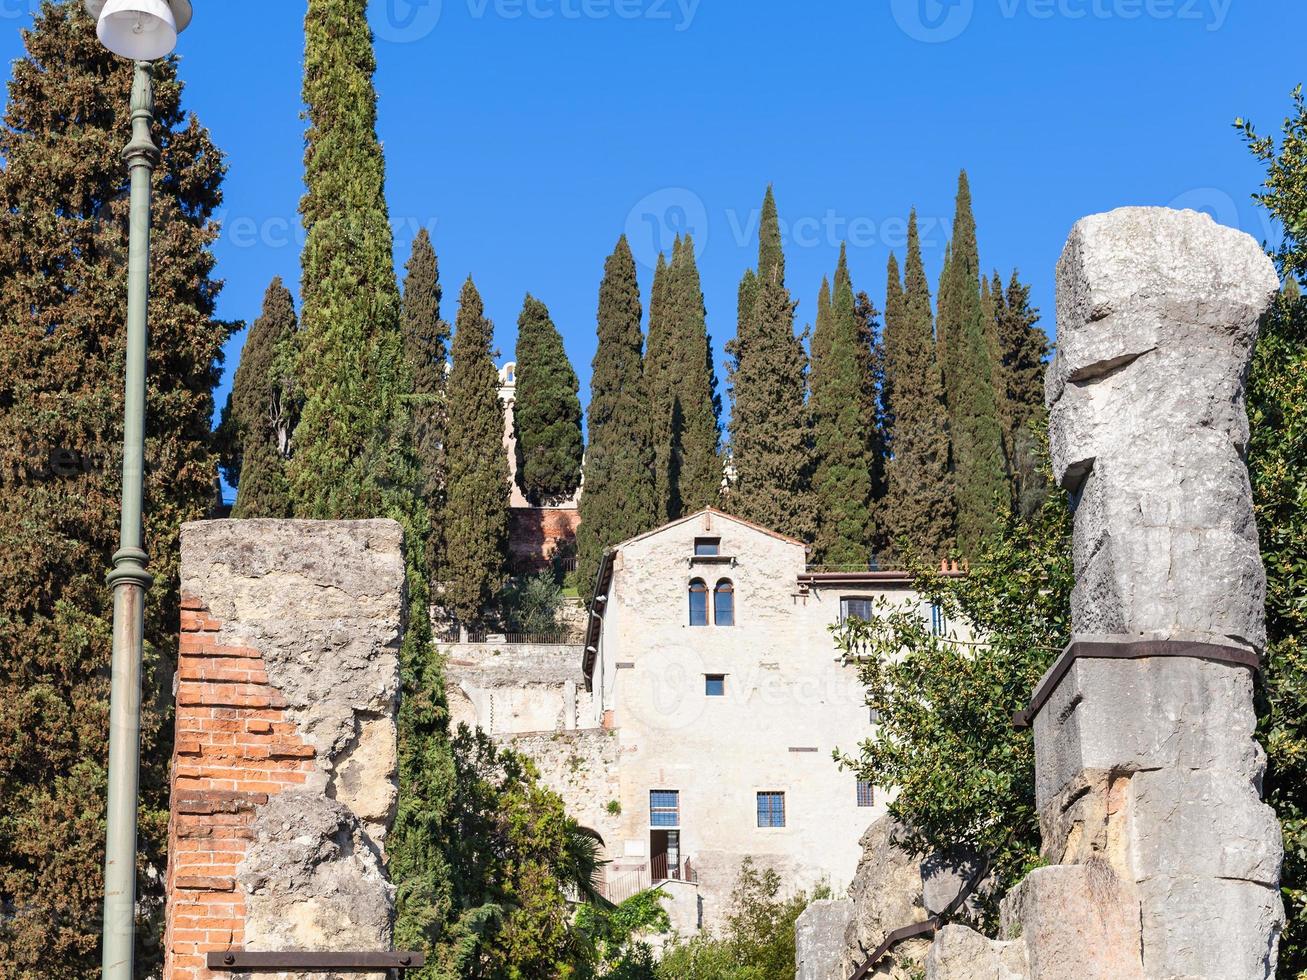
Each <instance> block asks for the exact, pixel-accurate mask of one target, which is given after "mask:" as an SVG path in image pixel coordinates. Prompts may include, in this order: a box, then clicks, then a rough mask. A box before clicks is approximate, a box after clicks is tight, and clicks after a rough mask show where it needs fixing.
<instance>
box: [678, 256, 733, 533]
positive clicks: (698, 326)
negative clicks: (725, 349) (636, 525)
mask: <svg viewBox="0 0 1307 980" xmlns="http://www.w3.org/2000/svg"><path fill="white" fill-rule="evenodd" d="M667 306H668V318H669V319H670V320H671V331H670V332H671V335H672V337H673V352H672V353H673V355H674V357H675V365H674V367H673V370H672V373H671V377H670V378H667V379H665V380H667V381H668V382H670V385H669V387H670V390H671V396H670V399H669V404H666V405H665V409H664V410H666V409H670V415H671V418H672V429H673V433H672V443H673V450H672V458H673V462H672V465H671V467H670V477H671V479H670V480H669V484H670V489H671V496H670V498H669V504H668V516H669V517H672V518H675V517H680V516H681V515H682V514H688V513H693V512H694V511H697V510H701V509H703V508H704V507H709V506H715V505H716V504H717V500H718V496H719V494H720V492H721V482H722V463H721V398H720V396H719V395H718V394H717V372H716V371H715V370H714V368H713V355H712V341H711V339H710V338H709V336H708V323H707V312H706V310H705V308H704V302H703V287H702V285H701V284H700V280H699V267H698V264H697V263H696V261H695V257H694V241H693V239H691V238H690V236H689V235H686V236H685V238H683V239H681V240H679V241H678V242H677V246H676V250H675V252H674V253H673V258H672V264H671V266H669V268H668V280H667Z"/></svg>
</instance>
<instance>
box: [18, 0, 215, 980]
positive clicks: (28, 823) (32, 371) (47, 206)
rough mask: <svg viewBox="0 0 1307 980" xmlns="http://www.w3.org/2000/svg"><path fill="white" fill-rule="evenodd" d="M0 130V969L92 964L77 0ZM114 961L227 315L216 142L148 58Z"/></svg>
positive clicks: (143, 909)
mask: <svg viewBox="0 0 1307 980" xmlns="http://www.w3.org/2000/svg"><path fill="white" fill-rule="evenodd" d="M23 44H24V46H25V49H26V53H25V54H24V56H23V57H21V58H19V59H17V60H16V61H14V63H13V64H12V65H11V71H12V77H11V81H10V83H9V86H8V96H9V98H8V105H7V108H6V111H5V115H4V121H3V125H0V158H2V159H3V160H4V167H3V169H2V170H0V202H3V203H2V204H0V486H2V487H3V493H0V541H3V542H4V545H5V554H6V557H7V560H8V563H9V571H8V573H7V574H6V575H5V576H4V578H3V581H0V961H2V962H3V963H4V966H3V967H2V968H0V969H3V970H4V972H5V974H6V975H7V976H13V977H37V976H39V977H45V978H51V980H81V978H84V977H89V976H98V975H99V967H100V954H99V927H100V914H101V901H102V897H103V894H102V892H103V876H102V868H103V861H104V846H103V842H104V823H103V818H104V797H105V787H106V765H107V758H108V734H109V722H108V698H109V673H110V672H109V662H110V645H111V636H110V634H111V630H110V621H111V618H112V597H111V593H110V590H109V588H108V587H107V586H106V584H105V577H104V576H105V572H106V570H107V569H108V568H109V566H110V564H111V560H110V559H111V556H112V554H113V552H114V551H115V550H116V548H117V543H118V523H119V520H118V519H119V503H120V500H121V493H120V491H121V474H122V469H121V466H122V455H121V446H122V438H123V358H124V356H125V354H124V349H125V347H124V345H125V339H126V327H125V317H126V309H127V276H126V274H125V269H126V256H127V213H128V200H127V196H126V193H125V192H126V188H127V180H128V175H127V169H126V168H125V167H124V166H123V162H122V157H121V155H120V154H121V151H122V148H123V146H124V145H125V144H126V143H127V141H128V139H129V138H130V135H131V123H130V116H131V108H130V91H131V87H132V75H133V68H132V63H131V62H130V61H128V60H125V59H122V58H118V57H115V56H114V55H112V54H110V53H109V52H108V51H107V50H105V48H104V47H103V46H101V45H100V43H99V41H98V40H97V39H96V36H95V24H94V22H93V21H92V20H91V19H90V18H89V17H88V16H87V15H86V13H85V12H84V11H83V9H82V5H81V4H80V3H54V2H45V3H42V4H41V6H40V8H39V10H37V11H36V13H35V18H34V23H33V26H32V28H31V29H29V30H26V31H24V32H23ZM154 80H155V85H154V91H155V114H156V124H155V127H154V131H153V138H154V141H155V143H156V145H158V146H159V148H160V150H161V158H160V162H159V166H158V169H157V171H156V173H155V175H154V223H155V229H154V243H153V244H154V250H153V255H152V261H151V288H152V297H151V305H150V345H149V359H148V362H147V380H148V385H149V389H148V394H147V400H146V408H147V412H146V415H147V419H146V443H145V451H146V469H145V510H144V514H145V547H146V549H147V551H148V552H149V555H150V571H151V572H152V573H153V575H154V585H153V586H152V588H150V589H149V591H148V593H147V595H146V599H145V663H144V671H143V676H142V686H143V698H142V709H143V712H142V727H141V736H142V742H141V782H140V792H141V807H140V825H139V838H138V843H139V848H140V862H141V863H140V866H141V868H142V869H144V873H142V874H141V875H140V877H139V885H138V899H139V905H138V908H139V910H140V913H141V917H140V920H139V921H138V927H137V936H138V937H139V940H140V941H139V943H138V950H137V959H136V962H137V966H138V969H139V970H141V971H142V973H141V975H142V976H145V975H147V974H149V972H150V971H152V970H153V971H157V969H158V954H159V943H158V936H159V929H160V927H161V926H162V911H163V909H162V875H163V871H164V866H165V862H166V855H165V847H166V842H167V820H168V759H169V756H170V755H171V723H170V721H169V717H168V712H167V709H166V708H165V705H170V704H171V696H170V691H171V683H172V675H173V666H174V665H173V657H174V651H175V650H176V645H177V621H178V615H179V612H178V581H177V565H178V561H179V555H178V531H179V528H180V525H181V524H182V522H183V521H189V520H195V519H199V518H203V517H204V516H205V515H206V513H207V512H208V510H209V508H210V507H211V506H212V505H213V503H214V502H215V493H214V490H215V482H216V479H217V474H218V465H217V464H218V460H217V455H216V452H215V447H214V445H213V440H212V435H211V433H210V420H211V419H212V416H213V409H214V403H213V389H214V386H215V385H216V383H217V381H218V367H219V364H220V361H221V356H222V355H221V351H222V345H223V343H224V341H225V340H226V339H227V338H228V336H229V335H230V333H231V325H230V324H227V323H223V322H221V321H219V320H217V319H216V318H215V317H214V303H215V300H216V298H217V296H218V293H219V292H220V290H221V288H222V283H221V282H220V281H218V280H215V279H214V278H213V268H214V258H213V255H212V253H211V251H210V249H211V246H212V244H213V242H214V241H215V239H216V238H217V235H218V227H217V225H216V224H215V223H214V221H213V214H214V212H215V210H216V209H217V208H218V207H219V206H220V204H221V200H222V194H221V186H222V180H223V175H224V173H225V164H224V162H223V156H222V154H221V153H220V152H219V150H218V149H217V148H216V147H215V146H214V144H213V143H212V141H211V139H210V136H209V133H208V131H207V130H206V129H205V128H204V127H203V126H202V125H201V124H200V123H199V122H198V121H197V120H196V118H195V117H194V116H193V115H189V114H188V113H186V112H184V111H183V109H182V90H183V86H182V84H181V82H180V80H179V79H178V77H177V63H176V61H175V60H172V59H164V60H162V61H159V62H157V63H155V65H154Z"/></svg>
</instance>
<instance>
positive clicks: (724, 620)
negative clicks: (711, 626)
mask: <svg viewBox="0 0 1307 980" xmlns="http://www.w3.org/2000/svg"><path fill="white" fill-rule="evenodd" d="M712 599H713V601H712V605H713V609H712V614H713V616H712V618H713V622H714V623H716V624H717V625H718V626H734V625H735V586H734V585H732V584H731V580H730V579H728V578H724V579H722V580H721V581H720V582H718V583H717V588H715V589H713V594H712Z"/></svg>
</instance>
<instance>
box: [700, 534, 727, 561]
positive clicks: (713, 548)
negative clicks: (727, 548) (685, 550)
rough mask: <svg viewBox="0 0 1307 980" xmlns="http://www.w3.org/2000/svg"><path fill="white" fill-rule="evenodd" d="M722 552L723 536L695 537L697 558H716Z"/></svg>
mask: <svg viewBox="0 0 1307 980" xmlns="http://www.w3.org/2000/svg"><path fill="white" fill-rule="evenodd" d="M721 553H722V539H721V538H695V539H694V556H695V557H696V558H716V557H717V556H718V555H720V554H721Z"/></svg>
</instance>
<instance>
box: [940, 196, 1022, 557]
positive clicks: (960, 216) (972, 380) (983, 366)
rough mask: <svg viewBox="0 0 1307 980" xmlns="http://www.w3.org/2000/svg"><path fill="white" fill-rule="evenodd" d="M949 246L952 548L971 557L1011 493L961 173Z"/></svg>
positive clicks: (946, 358)
mask: <svg viewBox="0 0 1307 980" xmlns="http://www.w3.org/2000/svg"><path fill="white" fill-rule="evenodd" d="M949 245H950V249H949V258H948V260H947V262H946V264H945V269H944V277H943V279H942V281H941V285H940V295H939V348H940V365H941V367H942V369H943V380H944V400H945V403H946V404H947V406H948V416H949V434H950V439H951V441H952V446H953V452H952V460H953V474H954V489H955V491H956V494H957V547H958V550H959V551H960V552H961V553H962V554H963V555H966V556H968V557H970V556H971V555H974V554H976V553H977V552H978V551H979V550H980V548H981V546H982V545H983V543H984V541H985V540H986V539H987V538H988V537H990V536H991V535H992V534H993V533H994V532H995V530H996V529H997V527H998V525H999V522H1000V520H1001V518H1002V511H1003V510H1004V509H1005V507H1004V506H1003V504H1004V502H1005V501H1006V499H1007V496H1008V487H1007V477H1006V471H1005V467H1004V464H1003V446H1002V433H1001V430H1000V427H999V422H998V403H997V399H996V397H995V394H994V350H993V347H992V334H991V327H990V326H989V325H988V324H987V323H986V320H985V313H984V306H983V304H982V302H981V289H980V258H979V252H978V249H977V245H976V219H975V216H974V214H973V213H972V209H971V187H970V184H969V183H968V181H967V174H966V171H963V172H962V174H961V176H960V177H959V178H958V196H957V212H956V214H955V216H954V219H953V238H952V240H951V242H950V243H949ZM991 322H992V318H991Z"/></svg>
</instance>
